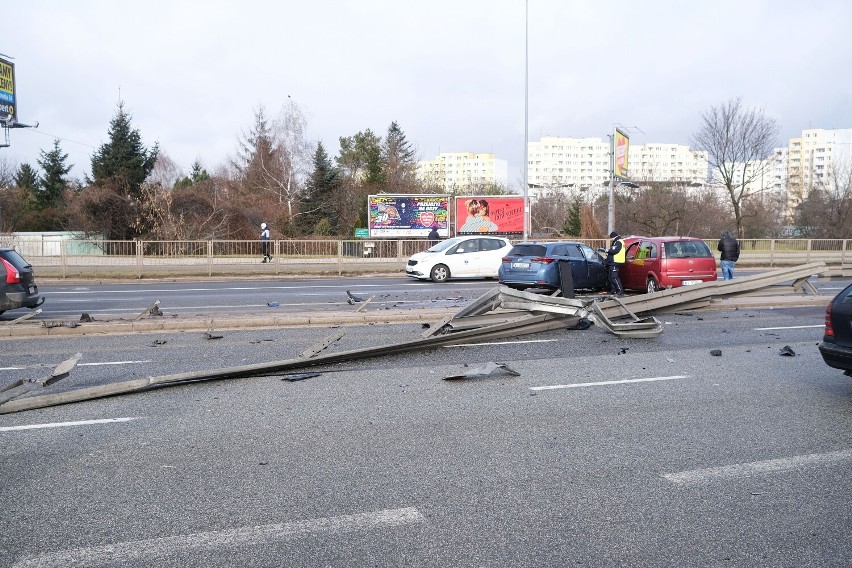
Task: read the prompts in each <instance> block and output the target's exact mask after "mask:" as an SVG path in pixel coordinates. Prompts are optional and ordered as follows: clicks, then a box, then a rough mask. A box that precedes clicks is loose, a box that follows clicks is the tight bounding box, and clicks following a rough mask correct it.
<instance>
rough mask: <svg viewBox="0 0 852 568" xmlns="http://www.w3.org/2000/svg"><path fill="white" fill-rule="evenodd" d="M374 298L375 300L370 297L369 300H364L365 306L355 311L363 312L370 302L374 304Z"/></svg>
mask: <svg viewBox="0 0 852 568" xmlns="http://www.w3.org/2000/svg"><path fill="white" fill-rule="evenodd" d="M373 298H375V296H370V297H369V298H367V299H366V300H364V304H363V305H361V306H358V309H357V310H355V311H356V312H360V311H361V310H363V309H364V308H366V307H367V304H369V303H370V302H372V301H373Z"/></svg>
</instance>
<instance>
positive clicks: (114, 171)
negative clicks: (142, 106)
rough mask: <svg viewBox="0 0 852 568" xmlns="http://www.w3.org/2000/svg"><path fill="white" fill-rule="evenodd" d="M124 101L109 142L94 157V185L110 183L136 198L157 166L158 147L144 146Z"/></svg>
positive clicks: (121, 103)
mask: <svg viewBox="0 0 852 568" xmlns="http://www.w3.org/2000/svg"><path fill="white" fill-rule="evenodd" d="M131 118H132V117H131V116H130V114H128V113H127V111H125V110H124V102H123V101H121V102H119V103H118V110H117V111H116V114H115V116H114V117H113V119H112V120H111V121H110V127H109V142H107V143H105V144H102V145H101V147H100V148H98V150H97V151H96V152H95V154H94V155H93V156H92V175H93V176H94V184H95V185H99V186H111V187H112V188H113V189H116V190H119V191H120V192H121V193H124V194H125V195H128V196H130V197H131V198H134V199H139V198H140V196H141V187H142V184H143V183H144V182H145V180H146V179H147V177H148V175H150V173H151V171H152V170H153V169H154V164H155V163H156V161H157V154H158V153H159V146H158V145H157V144H154V147H153V148H150V149H148V148H145V146H143V145H142V136H141V135H140V134H139V130H138V129H135V128H133V126H132V124H131Z"/></svg>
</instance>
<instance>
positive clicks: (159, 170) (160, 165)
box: [145, 150, 181, 188]
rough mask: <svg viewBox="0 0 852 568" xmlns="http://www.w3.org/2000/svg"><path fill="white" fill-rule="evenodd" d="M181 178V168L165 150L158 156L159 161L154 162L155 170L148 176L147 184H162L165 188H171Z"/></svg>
mask: <svg viewBox="0 0 852 568" xmlns="http://www.w3.org/2000/svg"><path fill="white" fill-rule="evenodd" d="M180 177H181V168H180V166H178V165H177V163H175V161H174V160H172V158H171V157H170V156H169V155H168V154H166V153H165V152H164V151H163V150H160V151H159V153H158V154H157V161H156V162H154V169H152V170H151V173H150V174H148V179H147V180H145V181H146V182H147V183H152V184H157V183H158V184H160V185H161V186H163V187H165V188H171V187H173V186H174V185H175V182H176V181H177V180H178V179H180Z"/></svg>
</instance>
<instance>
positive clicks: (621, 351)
mask: <svg viewBox="0 0 852 568" xmlns="http://www.w3.org/2000/svg"><path fill="white" fill-rule="evenodd" d="M618 349H619V351H618V354H619V355H624V354H625V353H627V350H628V349H630V348H629V347H619V348H618Z"/></svg>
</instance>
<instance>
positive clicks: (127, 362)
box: [0, 359, 152, 371]
mask: <svg viewBox="0 0 852 568" xmlns="http://www.w3.org/2000/svg"><path fill="white" fill-rule="evenodd" d="M151 362H152V361H151V359H146V360H144V361H102V362H100V363H77V366H78V367H100V366H103V365H138V364H140V363H151ZM55 366H56V365H26V366H24V367H0V371H23V370H26V369H40V368H53V367H55Z"/></svg>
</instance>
